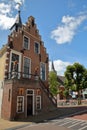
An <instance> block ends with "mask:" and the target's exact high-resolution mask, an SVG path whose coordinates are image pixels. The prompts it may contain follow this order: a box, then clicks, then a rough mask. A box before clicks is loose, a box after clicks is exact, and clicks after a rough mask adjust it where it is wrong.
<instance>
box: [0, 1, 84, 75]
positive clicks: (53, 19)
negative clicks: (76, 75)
mask: <svg viewBox="0 0 87 130" xmlns="http://www.w3.org/2000/svg"><path fill="white" fill-rule="evenodd" d="M17 3H20V4H21V19H22V22H23V23H26V22H27V19H28V17H29V16H30V15H32V16H33V17H35V22H36V24H37V27H38V29H39V32H40V35H41V36H42V40H43V41H44V45H45V47H46V48H47V52H48V54H49V59H50V61H52V60H53V61H54V67H55V69H56V71H57V73H58V75H63V74H64V71H65V69H66V66H67V65H69V64H73V63H74V62H79V63H80V64H82V65H84V66H85V67H86V68H87V0H9V1H7V0H0V48H1V47H2V45H4V44H5V43H7V37H8V34H10V30H9V28H10V27H11V26H12V24H13V23H14V22H15V19H16V15H17V10H18V4H17Z"/></svg>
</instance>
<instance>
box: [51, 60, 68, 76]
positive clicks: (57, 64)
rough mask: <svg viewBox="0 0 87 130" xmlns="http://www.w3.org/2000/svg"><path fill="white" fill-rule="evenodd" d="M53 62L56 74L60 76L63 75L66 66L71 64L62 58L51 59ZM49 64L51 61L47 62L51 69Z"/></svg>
mask: <svg viewBox="0 0 87 130" xmlns="http://www.w3.org/2000/svg"><path fill="white" fill-rule="evenodd" d="M53 63H54V68H55V70H56V71H57V75H61V76H63V75H64V72H65V70H66V67H67V66H68V65H70V64H71V63H70V62H64V61H62V60H55V61H53ZM51 65H52V63H51V62H49V70H51Z"/></svg>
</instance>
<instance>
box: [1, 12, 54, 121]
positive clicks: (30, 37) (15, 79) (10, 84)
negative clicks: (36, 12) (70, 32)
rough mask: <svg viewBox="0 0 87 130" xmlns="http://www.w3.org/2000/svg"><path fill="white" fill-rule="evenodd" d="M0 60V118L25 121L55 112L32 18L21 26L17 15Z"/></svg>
mask: <svg viewBox="0 0 87 130" xmlns="http://www.w3.org/2000/svg"><path fill="white" fill-rule="evenodd" d="M0 60H2V68H0V69H1V71H0V72H2V73H0V80H1V81H0V82H1V84H2V85H3V96H2V97H3V98H2V100H1V101H2V102H1V104H2V105H1V108H2V111H1V116H2V118H4V119H8V120H14V119H18V118H27V117H28V116H30V115H38V114H41V113H44V112H47V111H49V110H51V109H54V108H56V100H55V99H54V97H53V96H52V94H50V92H49V87H48V71H49V70H48V61H49V56H48V54H47V52H46V48H45V47H44V43H43V41H42V39H41V36H40V35H39V30H38V29H37V25H36V23H35V19H34V17H32V16H30V17H29V18H28V21H27V22H26V24H25V25H23V24H22V22H21V17H20V11H19V12H18V17H17V19H16V22H15V24H14V25H13V26H12V27H11V34H10V35H9V36H8V43H7V45H6V46H4V47H3V49H1V57H0ZM0 63H1V62H0ZM2 85H1V86H2Z"/></svg>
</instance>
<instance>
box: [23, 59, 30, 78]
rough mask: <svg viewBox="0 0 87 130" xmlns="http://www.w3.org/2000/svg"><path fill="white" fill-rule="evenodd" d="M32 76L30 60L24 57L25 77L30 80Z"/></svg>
mask: <svg viewBox="0 0 87 130" xmlns="http://www.w3.org/2000/svg"><path fill="white" fill-rule="evenodd" d="M29 74H30V59H28V58H25V57H24V77H25V78H28V77H29Z"/></svg>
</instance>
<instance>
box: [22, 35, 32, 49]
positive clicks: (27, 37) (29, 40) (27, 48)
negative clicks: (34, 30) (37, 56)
mask: <svg viewBox="0 0 87 130" xmlns="http://www.w3.org/2000/svg"><path fill="white" fill-rule="evenodd" d="M24 37H26V38H27V39H28V48H26V47H25V46H24ZM23 48H24V49H26V50H29V49H30V38H29V37H27V36H25V35H24V36H23Z"/></svg>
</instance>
